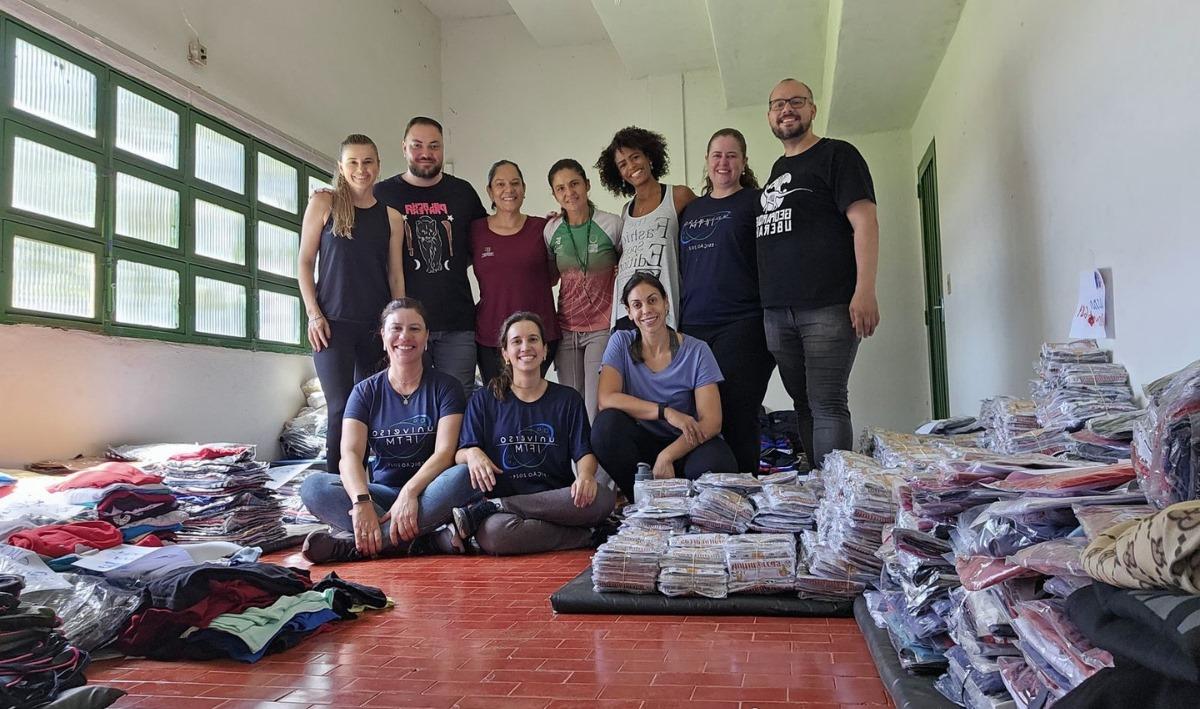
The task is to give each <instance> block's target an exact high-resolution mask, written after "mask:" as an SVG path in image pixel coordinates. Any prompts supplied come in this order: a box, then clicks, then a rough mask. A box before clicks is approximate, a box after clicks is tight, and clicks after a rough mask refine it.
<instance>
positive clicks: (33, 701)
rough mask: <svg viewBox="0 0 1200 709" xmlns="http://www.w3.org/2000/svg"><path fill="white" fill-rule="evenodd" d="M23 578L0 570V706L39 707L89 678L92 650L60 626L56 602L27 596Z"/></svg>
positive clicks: (22, 708)
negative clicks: (44, 602) (48, 604)
mask: <svg viewBox="0 0 1200 709" xmlns="http://www.w3.org/2000/svg"><path fill="white" fill-rule="evenodd" d="M24 587H25V581H24V579H23V578H22V577H21V576H19V575H16V574H0V706H4V707H18V708H21V709H24V708H25V707H29V708H32V707H37V706H41V705H43V704H46V703H47V702H50V701H51V700H54V699H56V698H57V697H58V696H59V695H60V694H61V693H62V692H64V691H66V690H70V689H72V688H74V687H79V686H81V685H83V684H85V683H86V682H87V680H86V678H85V677H84V674H83V672H84V670H85V669H86V668H87V666H88V662H89V656H88V653H87V652H85V651H84V650H81V649H80V648H78V647H75V646H74V645H72V644H71V643H70V641H68V640H67V638H66V637H65V636H64V635H63V634H62V632H60V631H59V630H58V627H59V626H60V625H61V624H62V621H61V620H60V619H59V617H58V615H57V614H56V613H55V612H54V609H53V608H47V607H45V606H38V605H33V604H30V603H28V602H23V601H22V599H21V591H22V589H23V588H24Z"/></svg>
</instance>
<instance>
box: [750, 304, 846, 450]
mask: <svg viewBox="0 0 1200 709" xmlns="http://www.w3.org/2000/svg"><path fill="white" fill-rule="evenodd" d="M763 326H764V329H765V330H766V334H767V347H768V348H769V349H770V350H771V354H772V355H774V356H775V361H776V362H778V363H779V376H780V378H782V379H783V386H784V388H785V389H787V392H788V394H789V395H790V396H791V397H792V404H793V406H795V407H796V417H797V419H799V422H800V440H801V441H802V442H803V443H804V450H805V452H806V453H807V454H808V461H809V464H810V465H812V466H813V467H820V466H821V463H822V461H823V460H824V459H825V455H826V454H827V453H829V452H830V451H832V450H852V449H853V446H854V427H853V426H852V425H851V423H850V406H849V403H848V396H849V395H848V393H847V390H846V385H847V383H848V382H849V380H850V368H851V367H853V366H854V355H855V354H856V353H857V352H858V342H859V338H858V335H856V334H855V333H854V326H853V325H852V324H851V323H850V308H849V307H848V306H845V305H831V306H829V307H825V308H812V309H809V310H798V309H796V308H767V309H765V310H764V311H763Z"/></svg>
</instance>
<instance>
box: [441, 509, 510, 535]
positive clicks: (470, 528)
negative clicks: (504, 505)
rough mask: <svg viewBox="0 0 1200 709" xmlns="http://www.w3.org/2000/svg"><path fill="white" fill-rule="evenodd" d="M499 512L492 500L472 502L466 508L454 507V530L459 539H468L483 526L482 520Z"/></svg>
mask: <svg viewBox="0 0 1200 709" xmlns="http://www.w3.org/2000/svg"><path fill="white" fill-rule="evenodd" d="M499 511H500V508H499V507H497V506H496V503H495V502H493V501H492V500H480V501H478V502H472V503H471V504H469V505H467V506H466V507H455V508H454V510H453V515H454V529H455V531H456V532H457V533H458V538H459V539H470V538H471V537H473V536H475V532H476V531H477V530H478V529H479V527H480V525H482V524H483V520H485V519H487V518H488V517H491V516H492V515H493V514H495V513H497V512H499Z"/></svg>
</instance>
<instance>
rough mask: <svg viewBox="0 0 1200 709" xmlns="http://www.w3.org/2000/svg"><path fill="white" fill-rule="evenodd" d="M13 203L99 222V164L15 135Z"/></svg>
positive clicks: (39, 211)
mask: <svg viewBox="0 0 1200 709" xmlns="http://www.w3.org/2000/svg"><path fill="white" fill-rule="evenodd" d="M12 206H13V207H15V208H16V209H24V210H26V211H29V212H35V213H37V214H43V215H45V216H47V217H53V218H55V219H61V220H63V221H65V222H71V223H73V224H81V225H83V226H86V227H92V226H95V225H96V164H95V163H93V162H91V161H90V160H84V159H83V158H77V157H75V156H74V155H69V154H67V153H64V152H62V151H59V150H55V149H54V148H48V147H46V146H45V145H42V144H40V143H35V142H33V141H32V140H26V139H24V138H21V137H16V138H14V139H13V191H12Z"/></svg>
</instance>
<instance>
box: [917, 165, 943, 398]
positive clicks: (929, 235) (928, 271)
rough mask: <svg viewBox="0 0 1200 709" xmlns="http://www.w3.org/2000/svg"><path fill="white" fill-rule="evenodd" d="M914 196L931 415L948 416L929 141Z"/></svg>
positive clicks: (933, 167)
mask: <svg viewBox="0 0 1200 709" xmlns="http://www.w3.org/2000/svg"><path fill="white" fill-rule="evenodd" d="M917 198H918V199H919V200H920V203H921V245H922V250H923V252H924V257H925V331H926V334H927V336H928V337H929V390H930V395H931V399H932V404H933V418H935V419H943V418H946V417H948V416H949V415H950V390H949V377H948V375H947V374H946V317H945V310H943V308H942V233H941V227H940V226H939V225H938V193H937V160H936V157H935V150H934V143H933V142H930V143H929V149H928V150H926V151H925V157H923V158H921V163H920V165H919V167H918V168H917Z"/></svg>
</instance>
